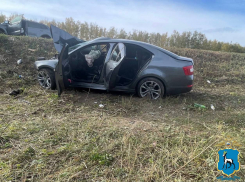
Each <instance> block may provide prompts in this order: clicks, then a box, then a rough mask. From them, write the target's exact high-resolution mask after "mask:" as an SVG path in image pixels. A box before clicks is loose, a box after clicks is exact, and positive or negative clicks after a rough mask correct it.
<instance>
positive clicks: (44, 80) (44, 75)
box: [37, 69, 56, 90]
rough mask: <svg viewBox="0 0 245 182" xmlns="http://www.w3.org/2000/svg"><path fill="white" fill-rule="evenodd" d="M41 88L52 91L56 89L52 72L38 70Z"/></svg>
mask: <svg viewBox="0 0 245 182" xmlns="http://www.w3.org/2000/svg"><path fill="white" fill-rule="evenodd" d="M37 79H38V82H39V84H40V85H41V87H43V88H45V89H52V90H54V89H55V87H56V84H55V76H54V71H52V70H50V69H40V70H39V71H38V76H37Z"/></svg>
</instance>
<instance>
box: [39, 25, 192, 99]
mask: <svg viewBox="0 0 245 182" xmlns="http://www.w3.org/2000/svg"><path fill="white" fill-rule="evenodd" d="M51 34H52V37H53V40H54V45H55V48H56V49H57V51H58V52H59V56H58V59H54V60H41V61H36V62H35V67H36V69H37V70H38V81H39V83H40V85H41V86H42V87H44V88H46V89H50V88H51V89H55V88H57V90H58V95H61V93H62V91H64V90H65V89H66V88H70V87H83V88H91V89H99V90H108V91H125V92H132V93H135V92H136V93H137V94H138V95H139V96H140V97H146V96H150V97H151V98H152V99H158V98H160V97H162V96H164V95H166V94H168V95H169V94H180V93H184V92H189V91H191V89H192V86H193V60H192V59H190V58H186V57H181V56H178V55H176V54H174V53H172V52H169V51H167V50H165V49H162V48H160V47H157V46H154V45H151V44H147V43H144V42H138V41H132V40H126V39H110V38H97V39H94V40H91V41H87V42H85V41H82V40H79V39H77V38H75V37H73V36H71V35H70V34H68V33H67V32H65V31H64V30H61V29H59V28H57V27H55V26H53V25H51Z"/></svg>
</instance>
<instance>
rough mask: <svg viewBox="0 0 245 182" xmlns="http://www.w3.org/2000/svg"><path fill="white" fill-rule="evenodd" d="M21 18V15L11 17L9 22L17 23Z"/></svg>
mask: <svg viewBox="0 0 245 182" xmlns="http://www.w3.org/2000/svg"><path fill="white" fill-rule="evenodd" d="M21 19H22V15H21V16H16V17H15V18H14V19H12V20H11V21H10V23H11V24H13V23H19V22H20V21H21Z"/></svg>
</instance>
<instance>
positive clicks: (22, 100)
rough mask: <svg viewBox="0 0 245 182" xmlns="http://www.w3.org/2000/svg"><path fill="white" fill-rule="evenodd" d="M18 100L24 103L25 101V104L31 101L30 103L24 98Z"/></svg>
mask: <svg viewBox="0 0 245 182" xmlns="http://www.w3.org/2000/svg"><path fill="white" fill-rule="evenodd" d="M19 101H20V102H24V103H26V104H29V105H31V103H30V102H29V101H27V100H24V99H19Z"/></svg>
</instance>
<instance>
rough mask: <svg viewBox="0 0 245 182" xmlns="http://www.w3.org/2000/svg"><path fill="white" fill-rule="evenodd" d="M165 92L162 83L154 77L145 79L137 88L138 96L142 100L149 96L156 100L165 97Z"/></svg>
mask: <svg viewBox="0 0 245 182" xmlns="http://www.w3.org/2000/svg"><path fill="white" fill-rule="evenodd" d="M164 91H165V88H164V85H163V84H162V82H161V81H160V80H158V79H156V78H153V77H148V78H144V79H143V80H141V81H140V82H139V84H138V86H137V94H138V96H139V97H141V98H143V97H146V96H149V97H150V98H151V99H153V100H156V99H159V98H162V97H163V96H164V94H165V93H164Z"/></svg>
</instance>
